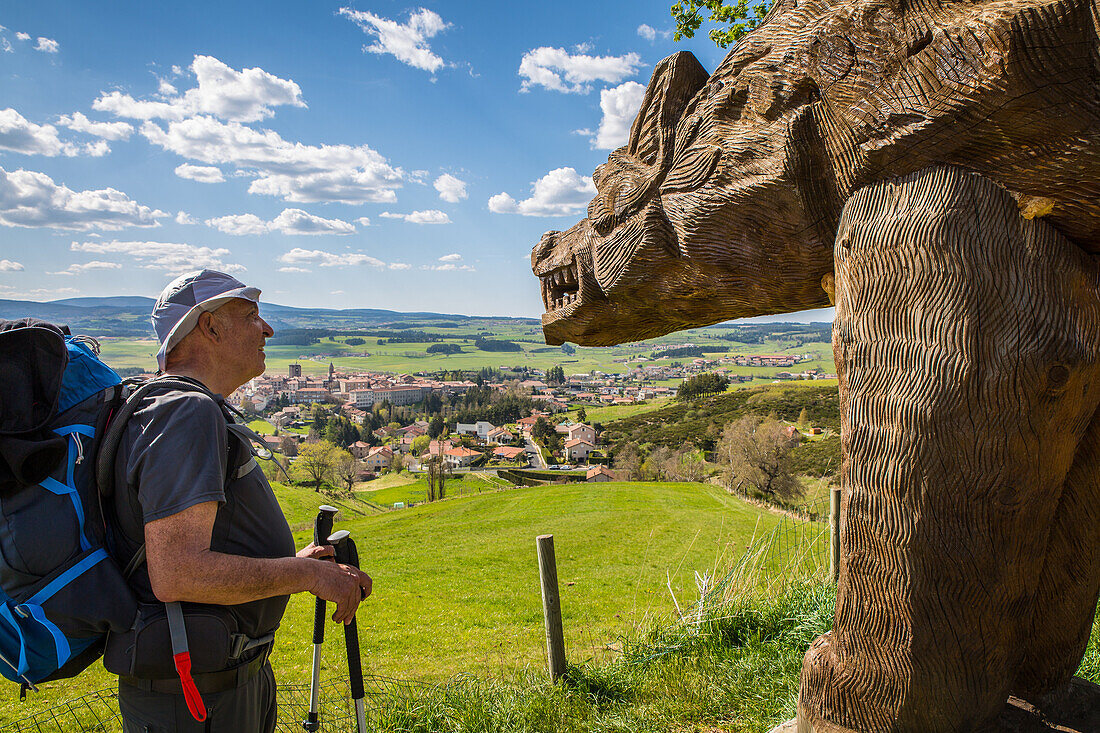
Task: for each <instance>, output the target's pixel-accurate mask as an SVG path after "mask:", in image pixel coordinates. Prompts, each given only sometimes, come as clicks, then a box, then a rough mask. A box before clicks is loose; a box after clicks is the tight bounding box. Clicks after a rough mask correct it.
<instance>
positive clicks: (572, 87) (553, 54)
mask: <svg viewBox="0 0 1100 733" xmlns="http://www.w3.org/2000/svg"><path fill="white" fill-rule="evenodd" d="M641 65H642V59H641V57H640V56H639V55H638V54H636V53H628V54H624V55H622V56H588V55H587V54H583V53H581V54H576V55H570V54H569V52H568V51H566V50H565V49H564V48H550V47H549V46H542V47H540V48H536V49H533V50H531V51H528V52H527V53H525V54H524V55H523V59H522V60H521V61H520V64H519V75H520V76H522V77H523V85H522V86H521V88H520V89H521V91H528V90H530V88H531V87H533V86H541V87H545V88H547V89H553V90H554V91H558V92H569V93H573V94H587V93H588V92H590V91H592V86H591V82H594V81H605V82H610V83H612V84H614V83H618V82H620V81H622V80H623V79H626V78H627V77H630V76H634V74H635V73H636V72H637V71H638V69H639V68H640V67H641Z"/></svg>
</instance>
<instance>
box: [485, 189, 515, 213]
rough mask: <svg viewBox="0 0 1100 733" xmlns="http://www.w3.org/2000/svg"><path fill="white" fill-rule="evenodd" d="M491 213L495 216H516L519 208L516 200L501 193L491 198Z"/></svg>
mask: <svg viewBox="0 0 1100 733" xmlns="http://www.w3.org/2000/svg"><path fill="white" fill-rule="evenodd" d="M489 211H491V212H493V213H494V214H515V213H516V212H517V211H519V207H518V206H517V205H516V200H515V199H514V198H512V197H511V196H509V195H508V194H506V193H504V192H501V193H498V194H494V195H492V196H490V197H489Z"/></svg>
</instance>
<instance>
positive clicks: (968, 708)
mask: <svg viewBox="0 0 1100 733" xmlns="http://www.w3.org/2000/svg"><path fill="white" fill-rule="evenodd" d="M835 254H836V265H837V269H836V294H837V303H836V310H837V313H836V321H835V324H834V332H833V343H834V349H835V354H836V361H837V369H838V376H839V377H840V382H841V414H842V434H843V439H842V440H843V448H844V465H843V468H842V477H841V479H842V486H843V489H844V497H843V509H842V514H843V517H844V522H843V524H842V529H841V546H842V563H841V575H840V583H839V590H838V599H837V617H836V625H835V629H834V631H833V632H831V633H830V634H827V635H826V636H825V637H822V638H821V639H819V640H818V641H817V642H816V643H815V644H814V645H813V646H812V647H811V649H810V651H809V652H808V653H807V655H806V663H805V667H804V669H803V677H802V688H801V696H800V708H801V709H800V713H801V714H802V715H803V716H804V717H805V718H807V719H810V720H821V719H825V720H828V721H831V722H833V723H837V724H840V725H842V726H844V727H845V728H849V729H851V730H855V731H861V732H866V733H871V732H878V731H882V732H884V733H885V732H886V731H918V730H919V731H969V730H974V729H976V728H977V726H978V724H979V723H982V722H988V721H989V720H990V719H993V718H995V717H996V716H997V715H998V714H999V713H1000V711H1001V709H1002V707H1003V706H1004V703H1005V700H1006V699H1007V697H1008V695H1009V693H1016V694H1019V695H1021V696H1023V697H1026V698H1028V699H1038V698H1037V697H1034V696H1036V695H1041V694H1043V693H1046V692H1047V691H1049V690H1050V689H1051V688H1053V687H1055V686H1057V685H1060V684H1062V683H1065V682H1067V681H1068V680H1069V678H1070V677H1071V676H1072V674H1073V672H1074V671H1075V670H1076V668H1077V664H1078V663H1079V661H1080V658H1081V655H1082V654H1083V653H1084V649H1085V644H1086V642H1087V640H1088V632H1089V628H1090V626H1091V619H1092V612H1093V610H1094V609H1095V606H1096V600H1097V593H1098V590H1100V572H1098V570H1100V567H1098V565H1097V561H1096V559H1095V555H1096V552H1095V548H1096V547H1097V546H1098V541H1100V517H1098V516H1097V509H1096V507H1097V506H1098V505H1100V482H1097V481H1096V478H1097V476H1096V473H1097V463H1096V457H1097V456H1096V450H1097V448H1096V446H1097V441H1098V437H1100V433H1098V429H1100V425H1096V424H1093V417H1094V413H1095V412H1096V409H1097V405H1098V403H1100V339H1098V338H1097V336H1098V334H1100V297H1098V296H1100V293H1098V280H1097V276H1098V273H1100V270H1098V267H1097V264H1096V262H1095V261H1094V260H1093V258H1091V257H1089V256H1088V255H1086V254H1084V253H1083V252H1082V251H1081V250H1080V249H1079V248H1077V247H1076V246H1074V245H1073V244H1072V243H1070V242H1068V241H1067V240H1066V239H1065V238H1064V237H1062V236H1061V235H1059V234H1058V233H1057V232H1056V231H1055V230H1054V229H1053V228H1052V227H1050V226H1049V225H1047V224H1045V223H1043V222H1039V221H1028V220H1025V219H1023V218H1022V217H1021V216H1020V215H1019V213H1018V210H1017V206H1016V202H1015V201H1014V200H1013V199H1012V197H1011V196H1009V195H1008V193H1007V192H1005V191H1004V190H1003V189H1001V188H1000V187H998V186H997V185H995V184H993V183H991V182H989V181H987V180H985V179H983V178H981V177H979V176H977V175H975V174H972V173H967V172H964V171H961V170H960V169H958V168H949V167H936V168H932V169H929V170H926V171H922V172H919V173H917V174H912V175H910V176H906V177H904V178H901V179H896V180H894V181H889V182H883V183H878V184H873V185H871V186H868V187H866V188H863V189H861V190H860V191H859V192H857V193H856V194H855V196H853V197H852V199H851V201H849V203H848V205H847V206H846V207H845V209H844V213H843V216H842V219H841V222H840V227H839V230H838V234H837V240H836V250H835ZM821 730H828V728H821Z"/></svg>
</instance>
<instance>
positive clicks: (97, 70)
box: [0, 0, 725, 316]
mask: <svg viewBox="0 0 1100 733" xmlns="http://www.w3.org/2000/svg"><path fill="white" fill-rule="evenodd" d="M669 4H670V3H669V2H650V1H648V0H643V1H638V0H631V1H630V2H625V1H624V2H619V1H612V2H598V3H592V2H572V1H570V2H550V3H527V2H450V3H444V2H436V3H433V2H426V3H423V4H413V5H409V4H404V3H398V2H386V1H381V2H377V1H375V2H351V0H344V1H342V2H341V1H339V0H338V1H337V2H331V3H330V2H318V1H313V2H270V1H269V2H263V3H243V2H220V3H206V2H192V3H186V4H184V3H175V4H166V3H148V2H141V3H136V2H115V3H86V2H68V3H56V2H48V1H43V2H36V3H7V4H5V6H4V8H3V9H2V10H0V26H3V30H0V237H2V239H0V298H26V299H32V300H51V299H55V298H64V297H74V296H95V295H148V296H155V295H156V294H157V293H158V292H159V291H160V289H161V288H162V287H163V285H164V284H165V283H166V282H167V281H168V280H169V279H170V278H171V277H172V276H173V275H175V274H178V273H179V272H182V271H185V270H188V269H193V268H194V267H196V266H211V267H215V268H220V269H226V270H228V271H230V272H233V273H234V274H236V275H237V276H238V277H239V278H241V279H243V280H245V281H246V282H248V283H249V284H254V285H256V286H258V287H260V288H262V289H263V290H264V297H265V298H266V299H268V300H271V301H273V302H276V303H281V304H285V305H295V306H306V305H309V306H322V307H371V308H389V309H394V310H404V311H409V310H431V311H439V312H449V313H469V314H475V315H510V316H537V315H539V314H540V313H541V306H540V303H539V288H538V284H537V282H536V280H535V279H534V278H533V277H532V276H531V273H530V269H529V259H528V255H529V252H530V249H531V247H532V246H533V245H534V244H535V243H536V242H537V241H538V238H539V236H540V235H541V234H542V233H543V232H544V231H547V230H550V229H564V228H567V227H569V226H571V225H572V224H573V223H574V222H576V221H577V220H578V219H579V218H581V217H582V216H583V211H584V207H585V204H586V203H587V201H588V199H589V198H590V197H591V195H592V189H591V188H590V187H591V181H590V177H591V174H592V171H593V170H594V168H595V167H596V166H597V165H598V164H600V163H602V162H604V161H606V159H607V155H608V152H609V151H610V149H611V148H614V147H618V146H619V145H621V144H623V143H624V142H625V136H626V132H627V130H628V129H629V124H630V122H631V121H632V120H633V117H634V113H635V112H636V110H637V107H638V105H639V103H640V101H641V94H642V92H643V90H644V86H645V85H646V84H647V83H648V80H649V74H650V72H651V71H652V69H653V66H654V65H655V64H656V63H657V62H658V61H660V60H661V59H662V58H664V57H665V56H667V55H669V54H671V53H674V52H675V51H677V50H681V49H687V50H691V51H692V52H694V53H695V54H696V56H698V58H699V60H700V61H701V62H702V63H703V65H704V66H705V67H706V68H708V69H713V68H714V67H715V66H716V65H717V64H718V63H719V62H720V61H721V59H722V58H723V56H724V55H725V54H724V52H722V51H721V50H720V49H717V48H716V47H714V45H713V44H712V43H711V42H710V40H709V39H708V38H706V36H705V29H704V32H703V33H701V37H700V38H697V39H694V40H691V41H683V42H680V43H676V42H674V41H673V40H672V38H671V30H672V21H671V18H670V16H669V9H668V8H669Z"/></svg>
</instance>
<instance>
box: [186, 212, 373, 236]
mask: <svg viewBox="0 0 1100 733" xmlns="http://www.w3.org/2000/svg"><path fill="white" fill-rule="evenodd" d="M206 224H207V226H211V227H214V228H215V229H217V230H219V231H221V232H225V233H226V234H233V235H236V236H244V235H248V234H267V233H269V232H281V233H283V234H304V235H310V234H340V235H343V234H355V225H353V224H351V223H350V222H346V221H343V220H342V219H325V218H322V217H320V216H314V215H313V214H310V213H308V212H306V211H302V210H301V209H283V212H282V213H281V214H279V215H278V216H277V217H275V218H274V219H272V220H271V221H264V220H263V219H261V218H260V217H258V216H256V215H255V214H234V215H230V216H220V217H217V218H215V219H207V220H206Z"/></svg>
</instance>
